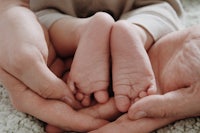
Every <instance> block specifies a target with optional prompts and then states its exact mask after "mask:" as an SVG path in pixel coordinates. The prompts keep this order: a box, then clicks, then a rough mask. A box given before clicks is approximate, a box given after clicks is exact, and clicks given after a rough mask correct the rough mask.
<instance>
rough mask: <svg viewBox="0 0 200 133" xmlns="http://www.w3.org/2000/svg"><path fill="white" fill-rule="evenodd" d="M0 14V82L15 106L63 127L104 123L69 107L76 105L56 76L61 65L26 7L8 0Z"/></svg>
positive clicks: (93, 126)
mask: <svg viewBox="0 0 200 133" xmlns="http://www.w3.org/2000/svg"><path fill="white" fill-rule="evenodd" d="M5 3H7V4H8V5H9V3H11V2H6V1H4V2H3V4H5ZM1 6H2V4H1ZM0 17H1V18H4V19H1V20H0V30H1V32H0V40H1V43H0V47H1V49H0V60H1V62H0V82H1V83H2V84H3V85H4V86H5V87H6V89H7V90H8V93H9V96H10V99H11V101H12V103H13V105H14V107H15V108H16V109H18V110H19V111H22V112H25V113H28V114H30V115H32V116H35V117H36V118H38V119H40V120H42V121H44V122H47V123H49V124H51V125H55V126H58V127H60V128H62V129H65V130H73V131H90V130H94V129H96V128H98V127H100V126H102V125H104V124H105V123H107V121H106V120H101V119H97V118H94V117H92V116H89V115H86V114H84V113H78V112H77V111H75V110H74V109H73V108H72V107H71V106H73V107H74V108H78V107H79V105H78V103H77V102H76V101H75V99H74V97H73V94H72V93H71V92H70V91H69V89H68V87H67V85H66V83H65V82H64V81H63V80H62V79H60V78H59V73H60V71H63V68H64V67H65V66H64V67H63V66H62V65H59V64H60V63H61V64H62V62H60V59H59V58H58V57H57V55H56V53H55V52H54V49H53V47H52V45H50V43H49V42H48V36H47V34H46V33H47V32H45V30H44V29H43V28H42V26H41V25H40V24H39V23H38V21H37V19H36V17H35V16H34V14H33V13H32V12H31V11H30V10H29V9H28V8H26V7H23V6H19V5H18V4H17V5H15V4H12V6H9V7H8V8H5V10H1V13H0ZM45 35H46V37H45ZM48 43H49V44H48ZM64 64H67V62H65V63H64ZM58 66H59V67H58ZM48 67H49V68H50V69H49V68H48ZM62 67H63V68H62ZM52 71H53V72H54V73H55V74H54V73H53V72H52ZM63 101H64V102H63ZM66 103H67V104H66ZM68 104H69V105H71V106H69V105H68ZM83 121H84V122H83Z"/></svg>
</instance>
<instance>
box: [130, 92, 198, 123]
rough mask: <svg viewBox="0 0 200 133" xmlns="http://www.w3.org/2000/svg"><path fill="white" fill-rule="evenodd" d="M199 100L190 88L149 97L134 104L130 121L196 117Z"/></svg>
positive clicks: (131, 108)
mask: <svg viewBox="0 0 200 133" xmlns="http://www.w3.org/2000/svg"><path fill="white" fill-rule="evenodd" d="M199 101H200V100H199V98H198V95H197V93H193V91H191V88H182V89H179V90H176V91H172V92H168V93H166V94H164V95H151V96H147V97H144V98H142V99H141V100H139V101H137V102H136V103H134V104H133V105H132V106H131V107H130V109H129V111H128V117H129V118H130V119H134V120H135V119H140V118H143V117H156V118H166V117H176V118H177V119H181V118H186V117H191V116H196V115H197V114H198V113H200V109H199V107H198V105H197V104H198V103H199Z"/></svg>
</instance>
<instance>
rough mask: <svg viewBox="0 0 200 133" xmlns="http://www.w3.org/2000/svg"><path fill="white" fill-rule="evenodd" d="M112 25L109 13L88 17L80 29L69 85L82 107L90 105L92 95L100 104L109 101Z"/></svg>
mask: <svg viewBox="0 0 200 133" xmlns="http://www.w3.org/2000/svg"><path fill="white" fill-rule="evenodd" d="M113 22H114V21H113V19H112V17H111V16H109V15H108V14H106V13H97V14H95V15H93V16H92V17H90V18H88V19H87V21H86V23H85V24H84V28H82V32H81V34H80V37H79V41H78V47H77V50H76V52H75V56H74V59H73V62H72V66H71V70H70V73H69V78H68V85H69V87H70V88H71V89H72V90H73V91H75V92H76V94H77V95H76V96H77V99H78V100H80V101H81V102H82V104H83V105H85V106H88V105H89V104H90V96H91V94H93V93H94V97H95V99H96V101H97V102H99V103H104V102H106V101H107V100H108V98H109V97H108V92H107V89H108V85H109V69H110V66H109V63H110V61H109V58H110V52H109V38H110V31H111V28H112V24H113Z"/></svg>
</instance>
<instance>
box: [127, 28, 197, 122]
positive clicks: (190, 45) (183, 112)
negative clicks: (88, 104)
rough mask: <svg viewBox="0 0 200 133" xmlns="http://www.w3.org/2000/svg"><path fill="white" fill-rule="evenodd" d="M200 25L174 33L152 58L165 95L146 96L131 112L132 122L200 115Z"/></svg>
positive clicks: (158, 45) (162, 40)
mask: <svg viewBox="0 0 200 133" xmlns="http://www.w3.org/2000/svg"><path fill="white" fill-rule="evenodd" d="M199 30H200V26H199V25H198V26H195V27H191V28H188V29H185V30H183V31H178V32H175V33H171V34H169V35H167V36H165V37H164V38H162V39H161V40H160V41H158V42H157V43H156V44H155V45H154V46H153V47H152V49H151V50H150V52H149V55H150V58H151V62H152V64H153V68H154V72H155V75H156V79H157V82H158V86H159V88H161V90H162V92H163V95H152V96H148V97H145V98H143V99H141V100H139V101H138V102H136V103H135V104H133V105H132V107H131V108H130V110H129V113H128V116H129V117H130V118H131V119H139V118H142V117H153V118H170V117H175V118H176V119H182V118H187V117H194V116H199V115H200V106H199V102H200V99H199V97H200V80H199V79H200V69H199V66H200V32H199Z"/></svg>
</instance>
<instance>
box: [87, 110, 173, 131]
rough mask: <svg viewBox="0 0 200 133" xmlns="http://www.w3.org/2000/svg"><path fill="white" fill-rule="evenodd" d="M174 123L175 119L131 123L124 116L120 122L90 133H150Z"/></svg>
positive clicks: (147, 119)
mask: <svg viewBox="0 0 200 133" xmlns="http://www.w3.org/2000/svg"><path fill="white" fill-rule="evenodd" d="M173 121H174V118H165V119H164V118H163V119H160V118H156V119H154V118H142V119H139V120H135V121H131V120H130V119H129V118H128V116H127V114H124V115H123V116H121V117H120V118H119V119H118V120H116V121H114V122H112V123H109V124H107V125H105V126H103V127H101V128H99V129H97V130H94V131H91V132H89V133H149V132H152V131H153V130H155V129H158V128H160V127H162V126H164V125H167V124H169V123H171V122H173ZM144 127H145V128H144Z"/></svg>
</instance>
